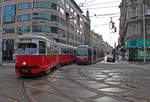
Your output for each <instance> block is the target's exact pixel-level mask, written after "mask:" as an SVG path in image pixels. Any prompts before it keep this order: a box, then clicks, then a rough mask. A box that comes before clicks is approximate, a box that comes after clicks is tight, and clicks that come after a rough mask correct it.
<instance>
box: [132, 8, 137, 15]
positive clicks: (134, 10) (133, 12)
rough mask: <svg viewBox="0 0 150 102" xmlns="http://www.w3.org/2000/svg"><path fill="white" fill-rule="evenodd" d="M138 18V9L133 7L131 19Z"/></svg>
mask: <svg viewBox="0 0 150 102" xmlns="http://www.w3.org/2000/svg"><path fill="white" fill-rule="evenodd" d="M135 16H137V8H136V7H132V9H131V17H135Z"/></svg>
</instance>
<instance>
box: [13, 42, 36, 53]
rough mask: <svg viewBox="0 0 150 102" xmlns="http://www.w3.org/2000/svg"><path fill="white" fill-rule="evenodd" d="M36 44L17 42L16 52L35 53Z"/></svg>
mask: <svg viewBox="0 0 150 102" xmlns="http://www.w3.org/2000/svg"><path fill="white" fill-rule="evenodd" d="M36 53H37V45H36V44H34V43H19V44H18V47H17V49H16V54H21V55H22V54H29V55H30V54H31V55H33V54H36Z"/></svg>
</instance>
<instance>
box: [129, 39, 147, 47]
mask: <svg viewBox="0 0 150 102" xmlns="http://www.w3.org/2000/svg"><path fill="white" fill-rule="evenodd" d="M145 46H146V47H150V39H146V40H145ZM127 47H144V40H143V39H140V40H127Z"/></svg>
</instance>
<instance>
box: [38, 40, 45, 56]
mask: <svg viewBox="0 0 150 102" xmlns="http://www.w3.org/2000/svg"><path fill="white" fill-rule="evenodd" d="M39 54H46V43H45V42H43V41H39Z"/></svg>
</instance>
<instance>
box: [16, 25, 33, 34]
mask: <svg viewBox="0 0 150 102" xmlns="http://www.w3.org/2000/svg"><path fill="white" fill-rule="evenodd" d="M17 30H18V32H20V31H21V32H24V33H27V32H30V30H31V26H20V27H18V28H17Z"/></svg>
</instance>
